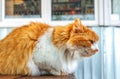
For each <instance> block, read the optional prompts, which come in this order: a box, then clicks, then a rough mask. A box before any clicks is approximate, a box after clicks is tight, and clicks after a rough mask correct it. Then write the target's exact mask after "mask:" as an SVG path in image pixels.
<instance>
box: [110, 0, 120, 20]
mask: <svg viewBox="0 0 120 79" xmlns="http://www.w3.org/2000/svg"><path fill="white" fill-rule="evenodd" d="M111 8H112V9H111V13H112V15H111V19H112V20H120V9H119V8H120V0H111Z"/></svg>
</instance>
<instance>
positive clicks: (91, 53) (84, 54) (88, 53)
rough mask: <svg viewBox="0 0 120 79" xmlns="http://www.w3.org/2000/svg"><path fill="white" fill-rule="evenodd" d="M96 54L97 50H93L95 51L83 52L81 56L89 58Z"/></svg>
mask: <svg viewBox="0 0 120 79" xmlns="http://www.w3.org/2000/svg"><path fill="white" fill-rule="evenodd" d="M97 52H98V49H95V50H84V52H82V53H81V56H83V57H89V56H92V55H94V54H95V53H97Z"/></svg>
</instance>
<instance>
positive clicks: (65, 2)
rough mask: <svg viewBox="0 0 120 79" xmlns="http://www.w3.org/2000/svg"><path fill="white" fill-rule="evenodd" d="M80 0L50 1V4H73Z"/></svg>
mask: <svg viewBox="0 0 120 79" xmlns="http://www.w3.org/2000/svg"><path fill="white" fill-rule="evenodd" d="M80 2H81V1H72V2H52V4H75V3H80Z"/></svg>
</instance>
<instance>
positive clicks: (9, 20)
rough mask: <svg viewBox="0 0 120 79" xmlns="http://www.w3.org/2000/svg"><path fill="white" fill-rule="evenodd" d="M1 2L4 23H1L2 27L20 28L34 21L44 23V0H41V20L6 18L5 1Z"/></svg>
mask: <svg viewBox="0 0 120 79" xmlns="http://www.w3.org/2000/svg"><path fill="white" fill-rule="evenodd" d="M1 1H2V22H1V25H2V26H7V27H9V26H10V27H17V26H20V25H23V24H26V23H29V22H32V21H35V22H39V21H42V18H43V14H44V11H43V10H42V7H44V6H43V5H42V4H43V3H42V0H41V17H39V18H5V0H1ZM0 7H1V6H0ZM6 22H7V24H6ZM1 25H0V26H1Z"/></svg>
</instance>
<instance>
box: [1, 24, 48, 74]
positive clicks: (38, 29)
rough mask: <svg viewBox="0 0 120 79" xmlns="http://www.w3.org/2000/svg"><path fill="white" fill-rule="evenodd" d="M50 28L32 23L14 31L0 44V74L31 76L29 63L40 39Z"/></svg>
mask: <svg viewBox="0 0 120 79" xmlns="http://www.w3.org/2000/svg"><path fill="white" fill-rule="evenodd" d="M48 28H49V26H48V25H46V24H42V23H31V24H29V25H25V26H22V27H19V28H17V29H15V30H14V31H12V32H11V33H10V34H9V35H8V36H7V37H6V38H4V39H3V40H1V42H0V74H6V73H7V74H13V75H16V74H24V75H25V74H26V75H29V74H30V73H29V70H28V68H27V66H26V65H27V62H28V60H29V58H30V56H31V55H32V52H33V49H34V47H35V45H36V42H37V40H38V37H40V36H41V35H43V34H44V32H45V31H46V30H47V29H48Z"/></svg>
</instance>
